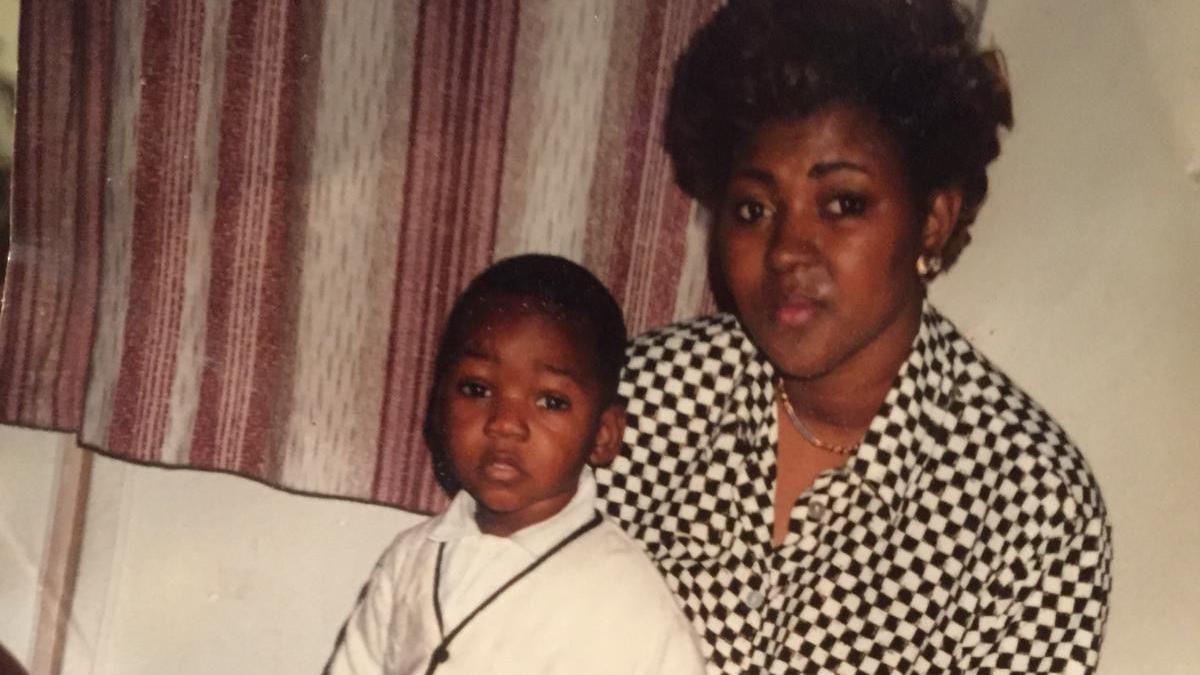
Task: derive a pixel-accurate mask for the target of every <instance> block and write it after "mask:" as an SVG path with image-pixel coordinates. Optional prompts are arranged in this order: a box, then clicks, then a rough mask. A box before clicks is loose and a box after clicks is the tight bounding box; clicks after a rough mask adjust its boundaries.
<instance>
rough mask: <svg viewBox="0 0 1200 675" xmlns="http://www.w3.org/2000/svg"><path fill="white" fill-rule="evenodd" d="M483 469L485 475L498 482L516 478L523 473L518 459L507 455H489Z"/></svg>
mask: <svg viewBox="0 0 1200 675" xmlns="http://www.w3.org/2000/svg"><path fill="white" fill-rule="evenodd" d="M482 471H483V475H484V477H486V478H487V479H489V480H494V481H498V482H508V481H513V480H516V479H517V478H519V477H520V476H521V474H522V473H523V472H522V471H521V467H520V466H519V465H517V463H516V461H514V460H513V459H512V458H509V457H506V456H493V457H488V458H487V459H486V460H485V461H484V463H483V467H482Z"/></svg>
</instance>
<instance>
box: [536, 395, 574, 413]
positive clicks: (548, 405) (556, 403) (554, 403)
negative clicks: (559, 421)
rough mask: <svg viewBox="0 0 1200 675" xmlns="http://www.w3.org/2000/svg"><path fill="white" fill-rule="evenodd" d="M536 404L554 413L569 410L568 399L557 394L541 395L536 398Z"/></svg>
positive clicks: (569, 403) (569, 402)
mask: <svg viewBox="0 0 1200 675" xmlns="http://www.w3.org/2000/svg"><path fill="white" fill-rule="evenodd" d="M537 404H538V406H539V407H541V408H545V409H546V410H552V411H554V412H563V411H566V410H570V409H571V401H570V399H568V398H567V397H566V396H559V395H558V394H542V395H541V396H539V397H538V400H537Z"/></svg>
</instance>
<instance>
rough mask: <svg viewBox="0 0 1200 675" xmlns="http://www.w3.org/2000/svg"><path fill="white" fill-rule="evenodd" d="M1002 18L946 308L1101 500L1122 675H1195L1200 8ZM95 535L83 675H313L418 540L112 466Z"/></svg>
mask: <svg viewBox="0 0 1200 675" xmlns="http://www.w3.org/2000/svg"><path fill="white" fill-rule="evenodd" d="M989 5H990V6H989V9H988V11H989V15H988V18H987V21H986V22H985V26H984V34H985V37H986V36H992V37H993V38H994V39H995V41H996V42H997V43H998V44H1000V45H1001V46H1002V47H1004V49H1005V51H1006V53H1007V55H1008V62H1009V67H1010V70H1011V75H1012V79H1013V84H1014V89H1015V92H1016V100H1017V111H1016V112H1017V128H1016V130H1015V131H1014V132H1013V133H1012V134H1011V135H1010V136H1009V138H1008V139H1007V143H1006V146H1005V151H1004V154H1003V156H1002V158H1001V160H1000V161H999V163H998V165H997V166H996V168H995V170H994V172H993V174H992V176H993V192H992V197H991V200H990V203H989V204H988V206H987V207H985V209H984V212H983V217H982V219H981V221H980V222H979V223H978V224H977V226H976V229H975V234H976V240H975V242H974V243H973V244H972V245H971V247H970V248H969V249H968V251H967V253H966V254H965V255H964V257H963V259H962V261H961V263H960V266H959V267H958V268H956V269H955V270H954V271H953V272H952V273H951V274H950V275H949V276H948V277H947V278H945V279H943V280H941V281H939V282H938V283H937V284H936V285H935V288H934V291H933V294H934V298H935V300H936V302H938V303H939V304H940V306H941V307H942V309H943V310H944V311H945V312H946V313H947V314H948V315H949V316H951V317H953V318H954V319H955V320H956V321H957V322H958V323H959V325H960V327H961V328H963V329H964V332H966V333H967V334H968V335H969V336H971V337H972V338H973V339H974V340H975V341H976V343H977V344H978V345H979V346H980V347H981V348H982V349H983V350H984V351H985V352H986V353H988V354H989V355H990V356H991V357H992V358H993V359H994V360H995V361H997V362H998V363H999V364H1000V365H1001V366H1002V367H1004V368H1005V369H1006V370H1007V371H1008V372H1009V374H1010V375H1012V377H1013V378H1014V379H1015V380H1016V381H1017V382H1018V383H1020V384H1021V385H1022V386H1024V387H1025V388H1026V389H1028V390H1029V391H1030V392H1031V393H1032V394H1033V395H1034V396H1035V397H1036V398H1037V399H1038V400H1040V401H1041V402H1042V403H1043V404H1044V405H1045V406H1046V407H1047V408H1048V409H1050V410H1051V411H1052V412H1053V413H1054V414H1055V415H1056V416H1057V417H1058V418H1059V420H1060V421H1061V422H1062V423H1063V425H1064V426H1066V427H1067V429H1068V430H1069V431H1070V432H1071V433H1072V435H1073V436H1074V437H1075V439H1076V441H1077V442H1078V443H1079V445H1080V446H1081V447H1082V448H1083V449H1084V451H1085V453H1086V455H1087V456H1088V458H1089V459H1090V460H1091V463H1092V466H1093V468H1094V469H1095V472H1096V474H1097V476H1098V477H1099V480H1100V482H1101V485H1102V488H1103V490H1104V494H1105V497H1106V498H1107V500H1108V504H1109V508H1110V511H1111V513H1112V520H1113V524H1114V528H1115V533H1116V555H1117V558H1116V589H1115V593H1114V596H1113V607H1112V618H1111V621H1110V624H1109V631H1108V638H1107V640H1106V644H1105V647H1104V650H1103V655H1102V667H1101V673H1102V674H1103V675H1118V674H1123V673H1157V674H1170V673H1191V672H1195V669H1196V664H1200V641H1197V640H1196V636H1197V635H1200V584H1197V583H1196V582H1195V577H1194V575H1195V572H1196V570H1200V499H1198V498H1197V497H1196V494H1197V490H1196V489H1195V487H1194V484H1195V481H1196V479H1197V477H1200V453H1196V452H1194V451H1193V449H1192V447H1193V446H1194V442H1192V441H1191V435H1190V434H1189V433H1188V432H1189V431H1190V426H1191V425H1190V424H1189V422H1190V419H1191V416H1192V415H1194V414H1196V413H1195V411H1196V410H1200V390H1198V387H1197V385H1196V383H1197V382H1198V381H1200V359H1198V358H1196V356H1195V354H1194V348H1193V344H1196V343H1197V342H1198V338H1200V283H1198V281H1197V279H1200V275H1197V273H1196V272H1195V271H1194V269H1193V268H1194V267H1195V265H1193V264H1192V259H1193V258H1194V257H1195V256H1197V254H1200V180H1198V179H1193V178H1191V177H1189V175H1188V171H1189V167H1192V168H1194V167H1195V166H1196V163H1197V161H1198V159H1197V153H1198V152H1200V127H1198V125H1200V50H1198V49H1196V47H1195V38H1194V36H1193V34H1194V32H1195V31H1196V30H1197V29H1200V3H1196V2H1195V1H1194V0H1159V1H1157V2H1139V1H1137V0H1088V1H1086V2H1085V1H1084V0H1071V1H1065V0H1063V1H1058V0H1054V1H1052V0H997V1H995V2H991V3H989ZM56 438H57V437H55V436H54V435H52V434H35V433H30V432H23V431H19V430H12V429H5V428H0V449H2V450H0V607H3V608H4V611H3V612H0V642H3V643H4V644H6V645H9V646H10V648H12V649H13V650H14V651H15V652H16V653H17V655H18V656H19V657H23V656H26V654H25V652H24V650H25V649H26V645H27V644H28V640H29V623H28V621H32V619H31V615H32V602H33V598H34V587H33V584H34V583H35V579H36V575H35V574H33V571H32V569H31V566H33V565H37V564H40V557H41V552H40V547H41V546H42V545H43V544H42V543H41V542H43V541H44V536H45V535H44V529H45V527H46V522H47V520H46V516H45V514H46V513H47V512H48V508H49V496H48V495H49V491H50V489H51V483H52V476H53V470H54V469H53V467H54V463H55V448H56V447H57V442H58V441H57V440H56ZM88 519H89V520H88V525H87V538H86V541H85V547H84V554H83V571H82V575H81V578H80V580H79V590H78V597H77V603H76V611H75V616H74V620H73V622H72V624H71V632H70V638H69V640H68V645H67V659H66V668H65V670H64V672H66V673H69V674H72V675H73V674H75V673H89V674H95V675H160V674H161V673H172V674H178V675H186V674H191V673H196V674H199V673H206V674H207V673H212V672H222V673H276V672H315V671H316V670H317V669H318V668H319V665H320V663H321V661H322V659H323V658H324V655H325V653H326V651H327V650H328V647H329V643H330V640H331V639H332V636H333V633H334V632H335V631H336V629H337V626H338V625H339V624H340V622H341V620H342V618H343V617H344V615H345V612H346V611H347V610H348V608H349V606H350V604H351V602H352V601H353V596H354V594H355V592H356V591H357V588H358V586H359V584H360V583H361V582H362V580H363V578H364V577H365V575H366V573H367V571H368V569H369V568H370V565H371V564H372V562H373V560H374V558H375V556H376V555H377V554H378V552H379V550H380V549H381V548H382V547H383V546H384V544H385V543H386V542H387V540H388V539H389V538H390V537H391V535H392V533H393V532H394V531H395V530H397V529H399V528H401V527H403V526H405V525H407V524H411V523H414V522H416V521H417V517H415V516H411V515H408V514H403V513H399V512H395V511H391V510H387V509H382V508H379V507H372V506H366V505H361V504H349V503H343V502H337V501H330V500H318V499H312V498H304V497H298V496H294V495H289V494H286V493H283V492H279V491H276V490H272V489H270V488H267V487H264V486H262V485H258V484H256V483H252V482H250V481H246V480H242V479H238V478H234V477H230V476H223V475H212V474H203V473H198V472H192V471H168V470H164V469H154V468H145V467H138V466H132V465H128V464H124V463H120V462H115V461H112V460H107V459H102V458H101V459H98V460H97V465H96V473H95V478H94V485H93V490H92V500H91V503H90V508H89V513H88ZM14 542H15V543H14ZM10 608H15V610H13V611H10Z"/></svg>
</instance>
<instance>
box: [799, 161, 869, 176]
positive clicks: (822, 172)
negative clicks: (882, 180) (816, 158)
mask: <svg viewBox="0 0 1200 675" xmlns="http://www.w3.org/2000/svg"><path fill="white" fill-rule="evenodd" d="M834 171H857V172H858V173H864V174H866V175H868V176H869V175H871V172H870V171H868V170H867V167H865V166H863V165H862V164H855V163H854V162H849V161H846V160H844V159H838V160H833V161H829V162H817V163H816V164H813V165H812V168H811V169H809V170H808V177H809V178H821V177H822V176H828V175H829V174H831V173H833V172H834Z"/></svg>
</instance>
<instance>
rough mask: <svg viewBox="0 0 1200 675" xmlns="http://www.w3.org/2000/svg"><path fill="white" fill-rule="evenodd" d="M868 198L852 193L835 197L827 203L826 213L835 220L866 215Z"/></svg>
mask: <svg viewBox="0 0 1200 675" xmlns="http://www.w3.org/2000/svg"><path fill="white" fill-rule="evenodd" d="M867 206H869V203H868V202H867V198H866V197H864V196H862V195H859V194H854V193H850V192H846V193H842V194H838V195H834V197H833V199H830V200H829V201H828V202H826V203H825V213H827V214H828V215H830V216H833V217H835V218H846V217H853V216H861V215H862V214H864V213H866V211H867Z"/></svg>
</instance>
